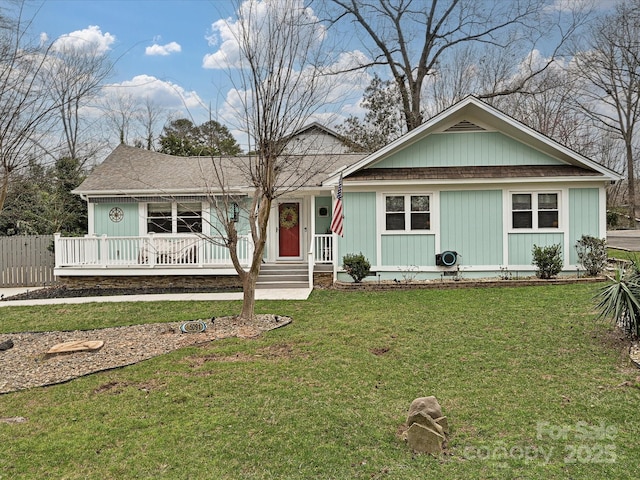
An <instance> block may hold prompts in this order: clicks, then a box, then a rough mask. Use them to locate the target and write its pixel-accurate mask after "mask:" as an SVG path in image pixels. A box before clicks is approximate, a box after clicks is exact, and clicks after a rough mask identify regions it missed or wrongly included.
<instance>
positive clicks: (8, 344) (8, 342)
mask: <svg viewBox="0 0 640 480" xmlns="http://www.w3.org/2000/svg"><path fill="white" fill-rule="evenodd" d="M10 348H13V340H11V339H9V340H5V341H4V342H2V343H0V352H2V351H5V350H9V349H10Z"/></svg>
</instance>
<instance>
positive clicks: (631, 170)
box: [625, 141, 638, 229]
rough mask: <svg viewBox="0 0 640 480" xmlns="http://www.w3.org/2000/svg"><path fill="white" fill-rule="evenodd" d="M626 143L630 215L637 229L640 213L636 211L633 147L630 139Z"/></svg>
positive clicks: (633, 225) (632, 225)
mask: <svg viewBox="0 0 640 480" xmlns="http://www.w3.org/2000/svg"><path fill="white" fill-rule="evenodd" d="M625 143H626V145H625V147H626V153H627V183H628V185H627V194H628V197H629V216H630V217H631V220H630V221H631V225H630V226H631V228H633V229H636V228H637V223H638V222H636V218H638V215H637V212H636V179H635V171H634V168H633V147H632V145H631V144H630V143H629V142H628V141H625Z"/></svg>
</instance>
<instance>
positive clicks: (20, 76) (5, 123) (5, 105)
mask: <svg viewBox="0 0 640 480" xmlns="http://www.w3.org/2000/svg"><path fill="white" fill-rule="evenodd" d="M5 6H6V4H5ZM22 7H23V3H22V2H17V4H16V9H17V10H15V11H13V12H12V14H13V16H12V17H8V16H6V15H5V14H4V13H3V11H0V20H1V21H0V119H1V121H0V212H1V211H2V209H3V207H4V203H5V200H6V197H7V191H8V187H9V184H10V181H11V178H12V174H14V173H16V172H17V171H18V170H19V169H21V168H24V167H26V166H28V165H29V161H30V160H31V159H33V158H34V156H35V155H34V149H35V148H36V144H37V143H38V138H39V134H40V133H41V132H42V131H43V130H45V129H44V128H42V127H43V125H44V124H45V123H46V122H47V121H48V120H50V118H51V113H52V111H53V110H54V108H55V105H54V104H53V103H52V101H51V99H50V97H49V95H48V91H47V88H46V85H45V84H44V82H43V76H42V73H43V68H44V66H45V64H46V61H47V55H48V53H49V49H48V48H47V47H46V46H42V45H40V44H35V43H33V42H30V40H29V39H28V38H27V30H28V26H29V24H28V22H26V24H25V23H23V20H22Z"/></svg>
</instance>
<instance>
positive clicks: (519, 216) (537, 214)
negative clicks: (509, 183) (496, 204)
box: [511, 192, 560, 229]
mask: <svg viewBox="0 0 640 480" xmlns="http://www.w3.org/2000/svg"><path fill="white" fill-rule="evenodd" d="M558 197H559V194H558V193H557V192H549V193H529V192H527V193H525V192H517V193H512V194H511V225H512V227H513V228H514V229H519V228H528V229H542V228H558V226H559V218H560V209H559V207H558Z"/></svg>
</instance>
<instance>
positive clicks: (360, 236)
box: [336, 192, 377, 265]
mask: <svg viewBox="0 0 640 480" xmlns="http://www.w3.org/2000/svg"><path fill="white" fill-rule="evenodd" d="M342 200H343V208H344V237H343V238H341V237H338V258H337V259H336V261H337V262H339V263H338V264H339V265H342V257H343V256H345V255H346V254H348V253H360V252H362V254H363V255H364V256H365V257H366V258H367V260H369V262H370V263H371V265H375V264H376V262H377V258H376V194H375V193H374V192H360V193H349V192H345V193H344V195H343V197H342Z"/></svg>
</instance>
